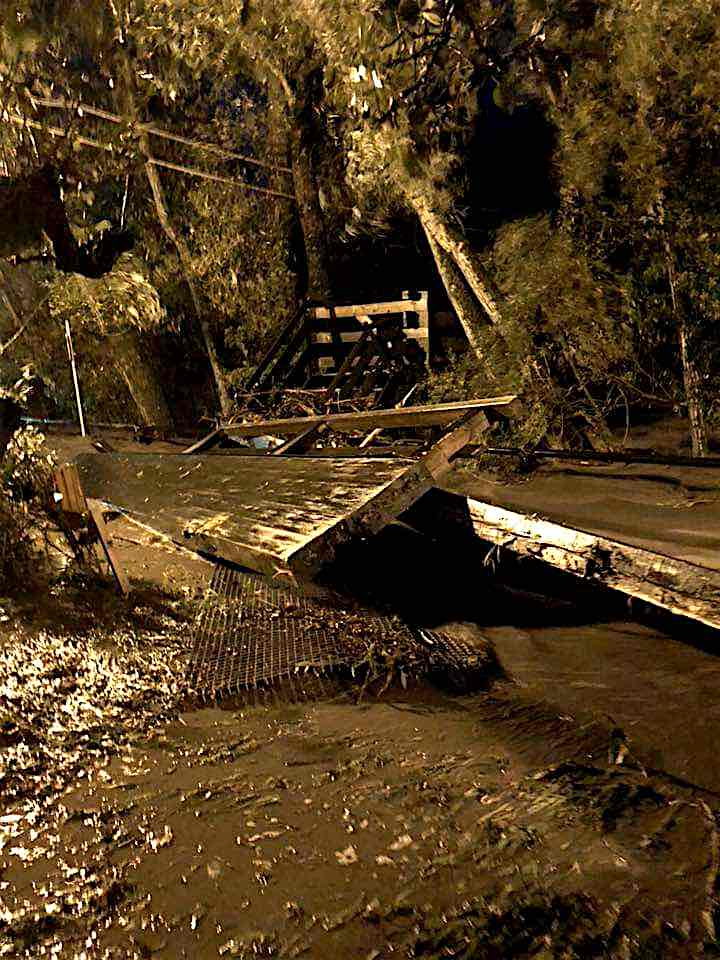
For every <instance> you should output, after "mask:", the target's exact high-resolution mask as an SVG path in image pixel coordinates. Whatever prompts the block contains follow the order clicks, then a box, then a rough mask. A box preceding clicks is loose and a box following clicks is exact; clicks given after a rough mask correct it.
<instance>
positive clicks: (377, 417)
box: [221, 395, 516, 437]
mask: <svg viewBox="0 0 720 960" xmlns="http://www.w3.org/2000/svg"><path fill="white" fill-rule="evenodd" d="M515 399H516V397H515V396H514V395H506V396H502V397H486V398H483V399H478V400H459V401H456V402H453V403H436V404H431V405H426V406H418V407H404V408H399V409H398V408H393V409H388V410H367V411H363V412H361V413H356V412H352V413H332V414H325V415H320V416H315V417H290V418H288V419H283V420H264V421H261V422H260V423H227V424H223V426H222V428H221V429H223V430H225V432H226V433H227V434H228V436H232V437H260V436H263V435H264V434H273V435H280V436H293V435H295V434H298V433H302V432H303V431H304V430H306V429H307V428H308V427H310V426H312V425H313V424H316V423H326V424H327V425H328V426H329V427H330V428H331V429H332V430H363V431H368V430H373V429H375V428H376V427H381V428H382V429H384V430H390V429H397V428H400V427H433V426H444V425H445V426H447V425H448V424H450V423H452V422H453V421H454V420H458V419H459V418H460V417H462V416H463V414H466V413H469V412H471V411H473V410H482V409H486V408H490V409H494V408H499V409H503V408H506V407H510V406H511V405H512V403H513V401H514V400H515Z"/></svg>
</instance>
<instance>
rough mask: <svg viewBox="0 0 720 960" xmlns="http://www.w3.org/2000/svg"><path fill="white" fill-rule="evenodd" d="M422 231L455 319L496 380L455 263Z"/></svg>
mask: <svg viewBox="0 0 720 960" xmlns="http://www.w3.org/2000/svg"><path fill="white" fill-rule="evenodd" d="M421 222H422V221H421ZM423 229H424V230H425V236H426V237H427V241H428V244H429V245H430V250H431V252H432V255H433V259H434V260H435V266H436V267H437V270H438V273H439V274H440V279H441V280H442V282H443V285H444V286H445V290H446V291H447V295H448V297H449V298H450V303H451V304H452V307H453V309H454V311H455V313H456V314H457V318H458V320H459V321H460V324H461V325H462V328H463V330H464V331H465V336H466V337H467V338H468V343H469V344H470V347H471V349H472V351H473V353H474V354H475V356H476V357H477V359H478V360H479V361H480V363H481V364H482V365H483V367H484V368H485V372H486V373H487V375H488V378H489V379H490V380H496V379H497V377H496V376H495V374H494V373H493V370H492V367H490V366H489V364H488V363H487V358H486V357H485V354H484V351H483V347H482V342H481V340H480V337H479V335H478V327H479V325H480V322H481V321H480V317H479V316H478V315H477V309H476V308H475V304H474V303H473V301H472V299H471V297H470V296H469V294H468V291H467V289H466V288H465V284H464V281H463V278H462V274H461V273H460V271H459V270H458V268H457V266H456V265H455V261H454V260H453V259H452V258H451V257H450V255H449V254H447V253H446V252H445V251H444V250H443V249H442V248H441V247H440V245H439V244H438V242H437V240H436V239H435V237H434V236H433V235H432V234H431V233H429V232H428V230H427V229H426V228H425V224H424V223H423Z"/></svg>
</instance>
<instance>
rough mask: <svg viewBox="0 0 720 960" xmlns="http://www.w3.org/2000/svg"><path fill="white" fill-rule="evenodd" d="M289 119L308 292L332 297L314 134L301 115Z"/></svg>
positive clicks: (324, 298)
mask: <svg viewBox="0 0 720 960" xmlns="http://www.w3.org/2000/svg"><path fill="white" fill-rule="evenodd" d="M290 122H291V123H292V124H293V127H292V129H291V131H290V158H291V166H292V176H293V186H294V188H295V197H296V200H297V209H298V217H299V220H300V227H301V229H302V235H303V241H304V246H305V262H306V265H307V295H308V297H310V298H311V299H313V300H320V301H323V302H327V301H329V300H330V299H331V297H332V291H331V287H330V274H329V271H328V265H327V264H328V254H327V243H326V239H325V238H326V227H325V222H324V218H323V214H322V210H321V208H320V199H319V196H318V188H317V183H316V181H315V175H314V173H313V169H312V161H311V154H310V141H311V137H310V136H309V134H308V131H307V130H306V129H305V128H304V124H303V121H302V118H301V117H299V116H297V115H296V116H294V117H291V118H290Z"/></svg>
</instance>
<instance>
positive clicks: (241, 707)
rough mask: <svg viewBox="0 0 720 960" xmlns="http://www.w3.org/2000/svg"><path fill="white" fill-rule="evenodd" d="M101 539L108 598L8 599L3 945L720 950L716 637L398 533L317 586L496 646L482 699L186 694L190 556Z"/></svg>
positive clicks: (44, 951) (197, 572)
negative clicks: (122, 592)
mask: <svg viewBox="0 0 720 960" xmlns="http://www.w3.org/2000/svg"><path fill="white" fill-rule="evenodd" d="M114 529H115V535H116V548H117V550H118V553H119V554H120V556H121V558H122V562H123V564H124V565H125V566H126V569H127V570H128V573H129V575H130V577H131V579H132V580H133V582H134V583H135V585H136V588H135V592H134V594H133V596H132V598H131V600H130V601H129V602H127V603H123V601H121V600H119V599H118V598H116V597H115V596H114V595H113V593H112V591H111V590H110V589H108V588H106V587H98V585H97V584H92V583H90V582H85V581H83V580H82V579H74V580H71V581H68V582H65V583H64V584H61V585H58V586H57V587H56V588H53V590H52V591H51V592H50V593H49V594H48V595H47V596H46V597H45V598H44V600H43V602H42V603H41V604H40V605H39V606H38V604H37V602H35V603H33V601H32V598H26V600H25V602H22V601H21V600H20V601H16V602H15V603H10V602H9V601H5V600H2V601H0V607H2V610H3V613H2V616H1V619H0V640H1V641H2V643H1V647H0V653H1V656H0V789H1V790H2V805H1V809H0V956H8V957H25V956H27V957H36V956H37V957H40V956H45V957H48V956H58V957H69V958H85V960H94V958H116V957H117V958H148V957H158V958H168V960H172V958H191V960H205V958H214V957H242V958H257V957H307V958H313V960H314V958H328V960H331V958H332V960H334V958H340V957H342V958H345V957H347V958H353V960H354V958H358V960H379V958H383V960H395V958H398V957H408V958H412V957H425V958H437V960H440V958H446V957H456V958H463V960H471V958H483V960H485V958H492V960H496V958H497V960H500V958H503V960H504V958H524V957H533V958H544V960H547V958H574V957H577V958H585V957H591V958H592V957H598V958H604V957H612V958H615V957H617V958H622V960H628V958H631V960H641V958H642V960H646V958H658V960H659V958H675V957H677V958H686V957H687V958H694V957H704V956H708V957H714V956H719V955H720V946H719V945H718V940H717V937H716V923H720V913H719V912H718V911H717V897H718V888H717V873H718V827H717V817H718V812H719V811H720V762H719V761H718V751H717V723H718V715H719V713H720V659H718V657H717V656H716V651H715V639H714V636H713V635H711V634H710V633H709V632H708V633H702V632H700V631H699V630H698V629H697V628H696V627H693V626H692V625H689V624H684V623H682V622H680V621H678V620H674V621H672V622H669V621H668V620H663V619H661V618H658V617H654V616H650V615H648V611H647V610H645V609H638V608H637V607H636V608H634V609H630V608H629V607H628V605H627V601H626V600H625V599H624V598H620V597H617V596H611V595H609V594H601V593H597V592H594V591H584V592H583V591H582V590H580V591H579V590H577V589H576V588H575V587H574V586H573V587H568V585H567V583H564V582H563V583H562V584H558V583H556V582H554V581H553V580H552V578H550V579H549V580H547V581H546V580H543V578H542V577H541V576H540V575H537V576H536V575H535V574H533V576H532V577H530V578H528V576H527V574H523V575H520V574H519V573H518V572H517V571H516V570H514V568H513V565H512V563H510V564H509V565H505V564H503V565H502V566H501V567H500V568H499V570H498V569H494V568H493V567H492V566H490V567H488V565H487V564H486V563H484V561H483V557H480V558H478V557H475V556H472V557H471V556H462V557H457V556H455V557H453V556H452V553H451V552H450V553H448V552H446V553H443V552H442V550H440V552H438V548H437V546H436V545H432V546H429V545H428V544H426V543H424V542H423V541H422V540H419V539H418V538H417V535H416V534H415V533H413V532H412V531H407V530H402V529H401V530H399V531H398V530H396V531H394V532H390V533H388V534H387V535H385V536H382V537H379V538H377V540H376V542H374V543H373V544H368V545H365V546H364V547H363V548H362V549H361V550H360V552H359V553H358V554H357V555H355V556H352V557H348V558H346V560H345V565H344V566H343V564H342V563H340V564H339V568H338V570H337V571H336V577H337V578H338V579H339V580H340V581H342V579H343V577H344V578H345V579H346V580H352V581H353V583H355V584H356V586H357V587H358V589H361V590H363V591H365V593H367V594H368V595H369V594H374V595H375V596H376V597H379V599H380V600H383V599H384V600H386V601H387V600H388V599H389V598H390V596H391V597H392V599H393V600H394V602H395V603H396V606H397V608H398V611H399V612H400V614H401V615H403V616H406V617H410V618H412V617H414V618H415V620H416V621H417V622H420V623H426V624H427V625H429V626H432V627H435V628H437V627H439V626H444V627H445V628H446V629H448V630H450V631H451V632H454V633H455V634H456V635H457V636H459V637H461V638H462V639H463V640H465V641H466V642H469V643H477V644H478V645H480V644H485V645H486V644H487V643H488V642H491V643H492V644H493V645H494V648H495V651H496V654H497V659H498V660H499V663H500V665H501V668H502V671H501V673H500V674H499V675H493V677H492V678H491V679H490V681H489V685H488V687H487V688H486V689H484V690H479V691H476V692H474V693H472V694H468V695H459V694H457V693H451V692H448V690H443V689H440V688H439V687H436V686H433V685H430V684H429V683H427V682H426V681H422V680H417V679H413V678H410V682H408V684H407V688H406V689H404V688H403V686H402V685H400V684H394V685H393V686H391V687H390V689H388V690H387V691H386V692H384V693H383V694H382V695H378V694H377V691H372V690H368V691H366V692H365V694H364V696H363V697H362V698H361V699H359V684H358V685H353V683H352V682H349V683H348V682H347V680H344V681H343V682H342V683H341V682H340V681H339V680H338V681H337V682H335V681H334V680H331V681H330V682H329V683H328V684H327V685H326V688H325V693H324V696H323V697H322V698H321V699H315V700H305V701H299V702H291V701H290V699H289V698H287V697H284V696H283V694H282V693H279V694H277V695H272V694H271V695H260V694H252V693H250V694H248V695H247V696H245V697H244V698H242V699H238V698H236V699H234V700H227V701H224V702H222V703H220V704H218V703H202V702H198V701H197V700H195V699H193V698H192V696H191V695H190V694H189V692H188V690H187V689H186V686H185V671H186V667H187V662H188V657H189V651H190V646H191V640H190V638H191V634H192V626H193V619H194V617H195V616H196V613H197V604H198V601H199V598H200V596H201V594H202V592H203V589H204V585H205V584H206V583H207V581H208V578H209V574H210V565H209V564H206V563H203V562H200V561H198V560H191V559H189V558H188V556H187V555H186V554H182V553H179V552H175V553H173V552H172V550H171V548H169V547H168V546H167V544H165V545H162V544H160V543H159V542H158V541H157V539H154V538H153V535H152V534H151V533H149V532H148V531H144V530H142V529H141V528H138V527H136V526H135V527H134V526H132V525H130V524H128V523H126V522H125V521H123V522H121V523H119V524H117V525H116V526H115V528H114ZM363 571H366V573H367V571H372V576H369V575H364V576H363V575H362V572H363ZM383 590H384V591H385V593H384V595H383ZM36 600H37V598H36Z"/></svg>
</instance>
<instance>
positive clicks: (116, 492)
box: [77, 454, 429, 575]
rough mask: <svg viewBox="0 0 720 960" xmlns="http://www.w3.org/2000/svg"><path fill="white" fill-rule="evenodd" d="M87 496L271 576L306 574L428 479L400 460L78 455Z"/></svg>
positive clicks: (383, 517)
mask: <svg viewBox="0 0 720 960" xmlns="http://www.w3.org/2000/svg"><path fill="white" fill-rule="evenodd" d="M77 465H78V469H79V472H80V477H81V481H82V484H83V489H84V490H85V492H86V494H87V495H88V496H92V497H95V498H98V499H102V500H105V501H109V502H110V503H112V504H114V505H116V506H118V507H120V508H122V509H123V510H126V511H128V512H129V513H131V514H132V515H133V516H135V517H137V518H138V519H140V520H141V521H143V522H144V523H145V524H147V525H148V526H150V527H152V528H153V529H156V530H158V531H159V532H161V533H164V534H166V535H168V536H170V537H171V538H172V539H173V540H175V541H177V542H180V543H183V544H185V546H187V547H190V548H191V549H194V550H197V551H198V552H199V553H204V554H208V555H211V556H214V557H217V558H222V559H225V560H229V561H231V562H234V563H238V564H240V565H242V566H244V567H248V568H250V569H254V570H258V571H260V572H262V573H265V574H269V575H274V574H275V573H277V572H278V570H285V569H293V570H295V571H296V572H303V573H312V572H314V571H315V570H317V569H318V568H319V566H320V565H321V564H322V562H323V561H324V560H326V559H331V558H332V555H333V553H334V550H335V549H336V547H337V545H338V544H339V543H340V542H342V541H343V540H345V539H348V538H349V537H350V536H351V535H352V533H353V532H355V531H360V530H361V529H362V528H363V527H367V529H368V531H372V530H373V529H374V528H376V527H378V524H380V525H384V524H383V520H384V522H387V520H389V519H392V516H394V515H396V514H397V513H399V512H401V510H402V509H403V508H404V507H405V506H408V505H409V504H410V503H411V502H412V501H413V500H414V499H415V498H416V497H417V496H419V495H420V494H421V493H422V492H424V490H425V489H427V487H428V485H429V481H426V479H425V478H424V477H422V475H421V474H419V473H418V471H417V469H415V468H416V467H417V464H415V463H413V462H412V461H407V460H400V461H398V460H379V459H375V458H372V459H365V458H363V459H362V460H339V461H336V460H329V459H327V460H326V459H318V460H310V459H304V458H299V457H298V458H295V457H293V458H290V457H287V458H280V457H278V458H274V457H262V458H257V457H216V456H204V457H203V456H195V457H188V456H183V455H168V454H83V455H82V456H80V457H79V458H78V460H77Z"/></svg>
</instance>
